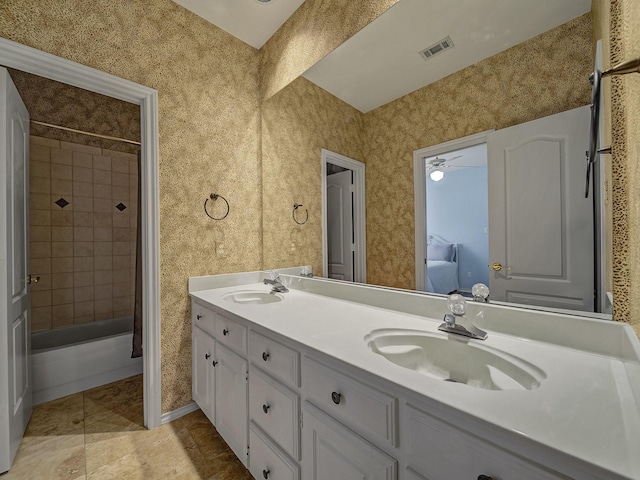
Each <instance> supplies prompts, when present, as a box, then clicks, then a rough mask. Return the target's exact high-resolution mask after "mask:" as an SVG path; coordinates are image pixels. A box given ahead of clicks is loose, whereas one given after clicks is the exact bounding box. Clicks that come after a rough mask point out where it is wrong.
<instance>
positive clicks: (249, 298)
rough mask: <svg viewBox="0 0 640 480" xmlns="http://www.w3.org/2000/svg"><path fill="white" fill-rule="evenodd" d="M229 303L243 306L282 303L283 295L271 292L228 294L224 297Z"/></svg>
mask: <svg viewBox="0 0 640 480" xmlns="http://www.w3.org/2000/svg"><path fill="white" fill-rule="evenodd" d="M222 299H223V300H226V301H227V302H233V303H240V304H243V305H253V304H265V303H275V302H281V301H282V300H283V297H282V294H280V293H271V292H256V291H244V292H233V293H227V294H226V295H224V296H223V297H222Z"/></svg>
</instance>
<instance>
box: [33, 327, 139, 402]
mask: <svg viewBox="0 0 640 480" xmlns="http://www.w3.org/2000/svg"><path fill="white" fill-rule="evenodd" d="M132 339H133V320H132V318H131V317H123V318H117V319H113V320H103V321H100V322H92V323H87V324H83V325H73V326H70V327H64V328H57V329H54V330H46V331H42V332H35V333H33V334H32V335H31V378H32V379H33V383H32V385H33V404H34V405H38V404H40V403H44V402H48V401H50V400H55V399H56V398H61V397H64V396H66V395H71V394H73V393H78V392H82V391H84V390H88V389H90V388H93V387H97V386H99V385H104V384H106V383H110V382H115V381H116V380H120V379H123V378H126V377H130V376H132V375H137V374H139V373H142V357H140V358H131V342H132Z"/></svg>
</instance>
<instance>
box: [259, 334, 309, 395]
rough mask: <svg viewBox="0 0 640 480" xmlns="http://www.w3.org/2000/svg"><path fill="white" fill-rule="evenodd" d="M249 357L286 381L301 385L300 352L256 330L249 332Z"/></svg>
mask: <svg viewBox="0 0 640 480" xmlns="http://www.w3.org/2000/svg"><path fill="white" fill-rule="evenodd" d="M249 359H250V360H251V363H253V364H255V365H259V366H260V368H261V369H262V370H265V371H267V372H269V373H270V374H271V375H273V376H274V377H276V378H277V379H279V380H282V381H283V382H285V383H288V384H290V385H293V386H295V387H299V386H300V354H299V353H298V352H296V351H295V350H292V349H291V348H289V347H285V346H284V345H282V344H281V343H278V342H276V341H275V340H271V339H270V338H267V337H265V336H263V335H260V334H259V333H256V332H254V331H251V332H249Z"/></svg>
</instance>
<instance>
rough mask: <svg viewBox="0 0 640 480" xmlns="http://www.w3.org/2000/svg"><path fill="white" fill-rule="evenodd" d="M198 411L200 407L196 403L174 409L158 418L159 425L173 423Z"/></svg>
mask: <svg viewBox="0 0 640 480" xmlns="http://www.w3.org/2000/svg"><path fill="white" fill-rule="evenodd" d="M199 409H200V407H199V406H198V404H197V403H196V402H191V403H190V404H188V405H185V406H184V407H180V408H176V409H175V410H172V411H170V412H167V413H163V414H162V417H161V418H160V424H161V425H164V424H165V423H169V422H173V421H174V420H177V419H179V418H180V417H184V416H185V415H188V414H189V413H191V412H195V411H196V410H199Z"/></svg>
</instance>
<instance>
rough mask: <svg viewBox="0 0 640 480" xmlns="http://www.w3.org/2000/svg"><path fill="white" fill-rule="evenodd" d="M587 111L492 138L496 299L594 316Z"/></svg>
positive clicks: (508, 130)
mask: <svg viewBox="0 0 640 480" xmlns="http://www.w3.org/2000/svg"><path fill="white" fill-rule="evenodd" d="M589 113H590V110H589V107H588V106H585V107H580V108H577V109H574V110H569V111H567V112H562V113H558V114H556V115H552V116H549V117H545V118H541V119H538V120H534V121H532V122H527V123H523V124H521V125H516V126H514V127H509V128H505V129H503V130H497V131H495V132H492V133H490V134H489V135H488V142H487V147H488V171H489V269H490V270H489V282H490V290H491V298H492V299H495V300H502V301H508V302H515V303H522V304H530V305H541V306H547V307H555V308H567V309H574V310H584V311H593V307H594V274H593V271H594V270H593V268H594V259H593V214H592V200H591V198H588V199H587V198H584V185H585V168H586V166H585V151H586V150H587V148H588V143H589V137H588V133H589Z"/></svg>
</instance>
